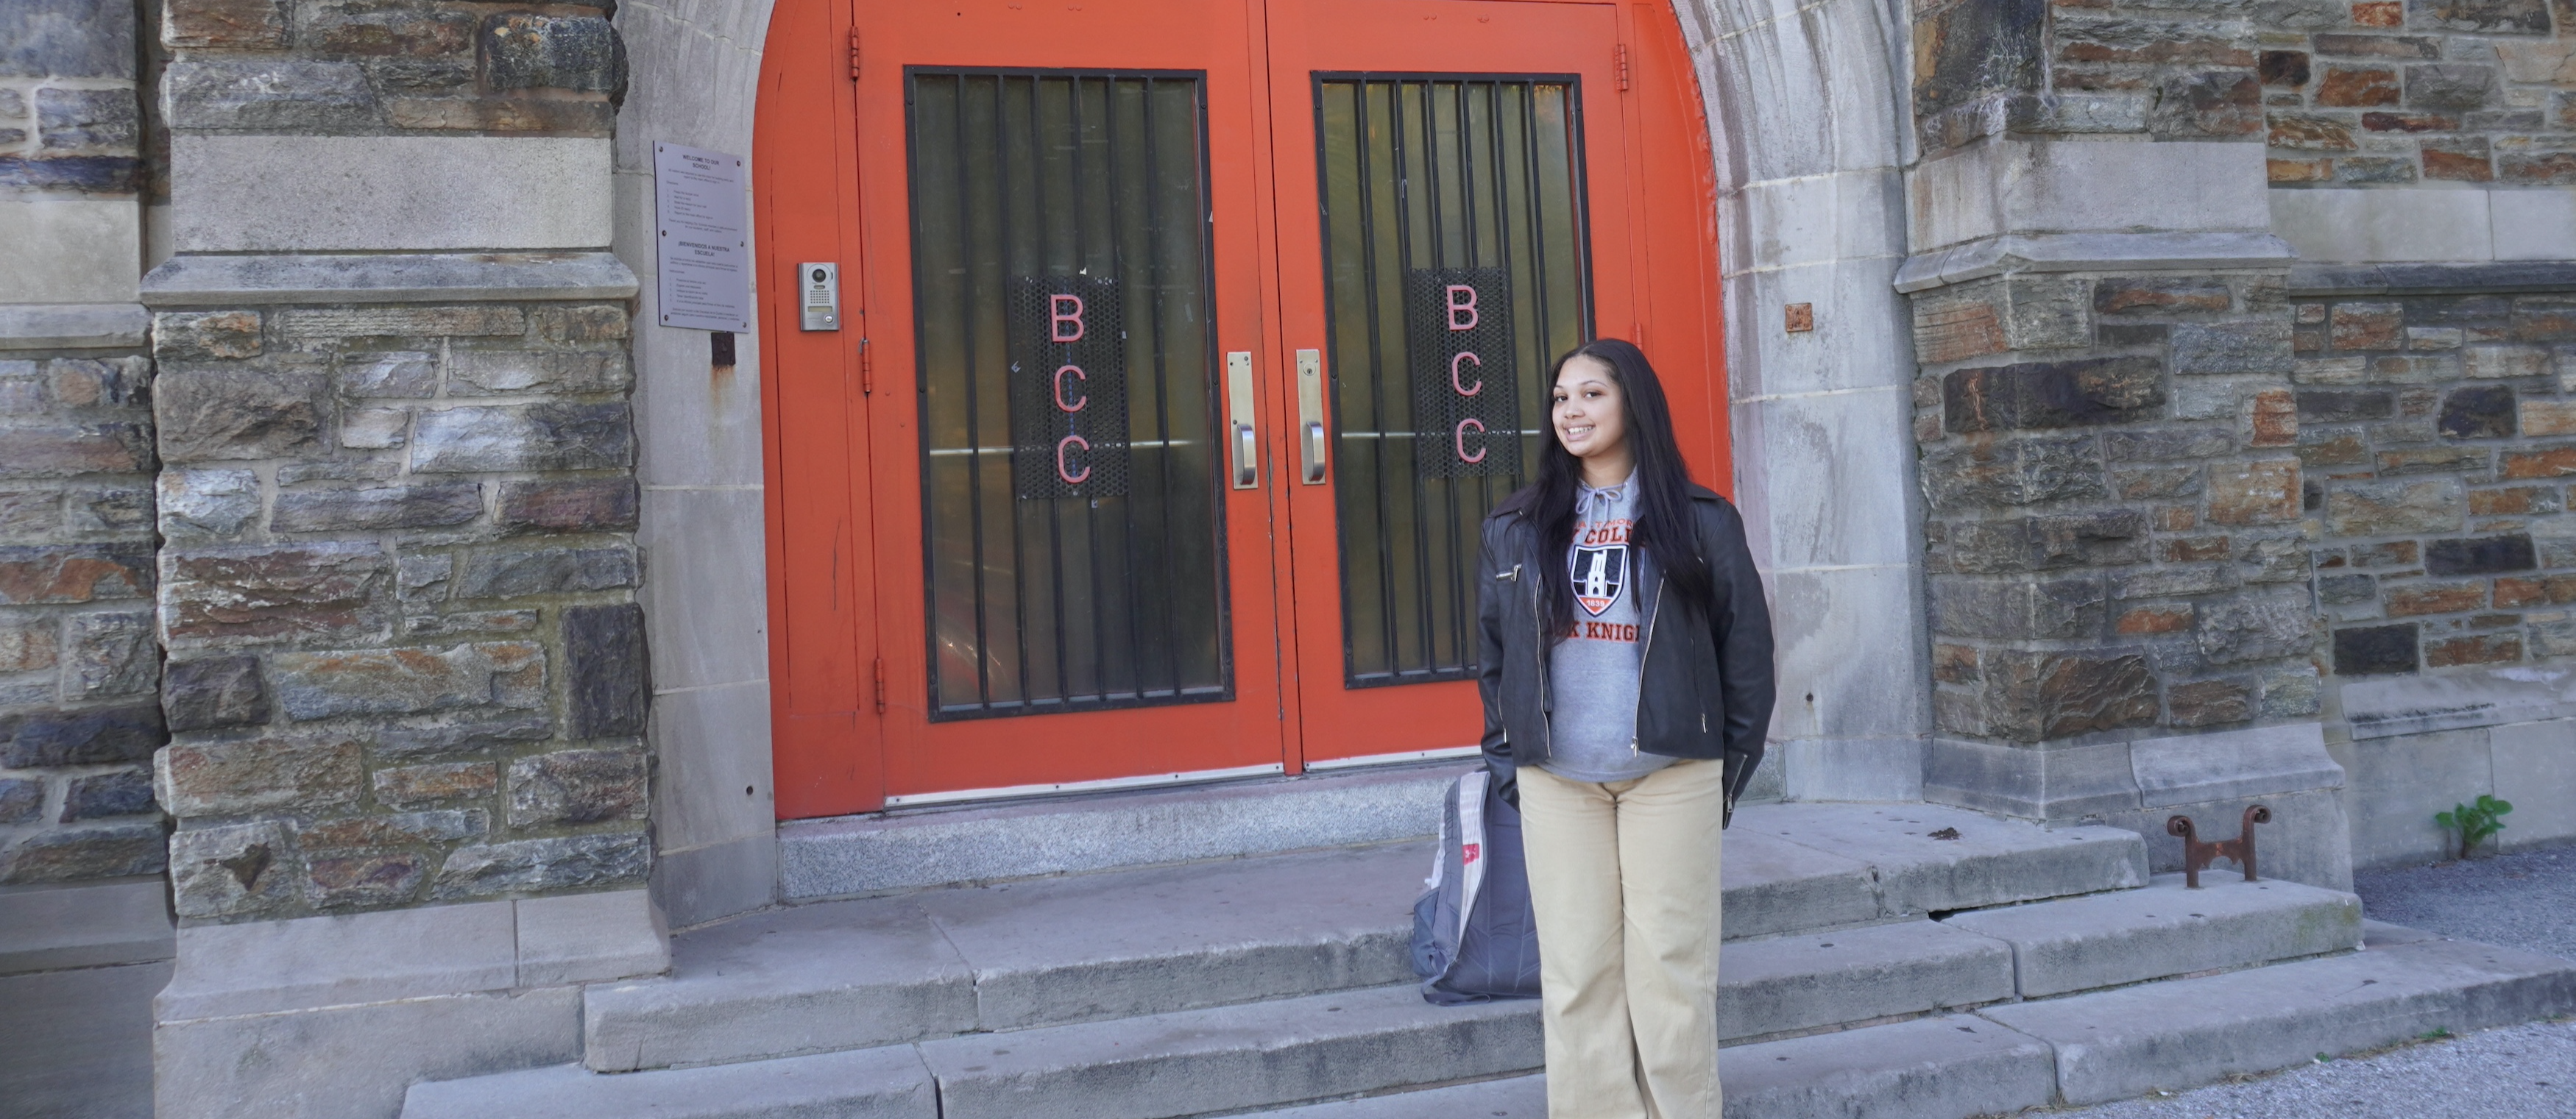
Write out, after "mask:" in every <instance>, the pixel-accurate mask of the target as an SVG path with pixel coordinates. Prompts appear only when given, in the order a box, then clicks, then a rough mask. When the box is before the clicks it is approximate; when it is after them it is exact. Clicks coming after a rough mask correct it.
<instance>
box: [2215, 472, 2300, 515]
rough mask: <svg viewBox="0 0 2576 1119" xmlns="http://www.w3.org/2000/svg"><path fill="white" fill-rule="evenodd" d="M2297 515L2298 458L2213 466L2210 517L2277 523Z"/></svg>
mask: <svg viewBox="0 0 2576 1119" xmlns="http://www.w3.org/2000/svg"><path fill="white" fill-rule="evenodd" d="M2297 519H2299V461H2298V460H2297V459H2273V460H2270V461H2265V462H2249V463H2245V464H2242V465H2239V466H2212V467H2210V468H2209V520H2210V522H2211V523H2212V524H2222V525H2251V524H2277V523H2281V522H2286V521H2295V520H2297Z"/></svg>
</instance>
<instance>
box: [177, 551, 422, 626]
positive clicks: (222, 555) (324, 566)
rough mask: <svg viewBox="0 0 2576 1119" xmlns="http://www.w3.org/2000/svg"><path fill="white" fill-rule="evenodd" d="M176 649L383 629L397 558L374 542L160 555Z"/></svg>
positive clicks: (179, 552)
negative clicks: (223, 641) (211, 643)
mask: <svg viewBox="0 0 2576 1119" xmlns="http://www.w3.org/2000/svg"><path fill="white" fill-rule="evenodd" d="M161 563H162V566H163V569H164V572H165V576H166V581H167V583H168V586H167V587H166V588H165V592H166V593H164V594H163V595H162V598H161V626H162V629H163V631H164V633H165V634H166V635H167V637H168V640H169V641H170V644H171V645H172V647H174V648H177V647H182V646H186V645H192V644H193V645H203V644H206V643H208V642H212V641H221V640H279V639H288V638H308V637H335V636H346V635H359V634H367V633H378V632H382V630H383V629H384V626H385V623H386V613H387V611H386V608H385V603H384V601H383V600H384V598H385V592H386V591H387V590H388V589H389V588H388V584H389V583H390V582H391V581H392V576H393V562H392V560H391V558H390V557H388V556H386V555H385V553H384V552H383V551H382V550H381V549H379V548H378V547H377V546H376V545H374V544H367V543H317V544H304V545H291V546H239V547H232V548H221V549H206V550H200V551H186V552H182V551H169V552H164V553H162V555H161Z"/></svg>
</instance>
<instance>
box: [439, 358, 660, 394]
mask: <svg viewBox="0 0 2576 1119" xmlns="http://www.w3.org/2000/svg"><path fill="white" fill-rule="evenodd" d="M632 383H633V378H632V377H630V376H629V375H628V373H627V367H626V355H625V354H623V353H619V352H616V351H608V352H597V351H584V350H573V351H528V350H458V351H456V352H454V353H453V354H451V355H449V357H448V364H447V391H448V394H449V395H451V396H510V395H518V394H522V393H584V392H622V391H624V390H625V389H626V387H627V386H628V385H630V384H632Z"/></svg>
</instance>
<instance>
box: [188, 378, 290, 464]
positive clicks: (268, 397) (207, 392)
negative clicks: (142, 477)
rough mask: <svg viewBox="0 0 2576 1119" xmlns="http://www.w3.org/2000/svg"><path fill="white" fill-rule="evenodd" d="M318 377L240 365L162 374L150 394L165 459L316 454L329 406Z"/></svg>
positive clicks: (241, 457) (275, 456) (196, 459)
mask: <svg viewBox="0 0 2576 1119" xmlns="http://www.w3.org/2000/svg"><path fill="white" fill-rule="evenodd" d="M324 396H325V387H324V385H323V380H322V378H321V377H319V376H316V375H314V374H309V373H285V372H278V371H274V370H267V369H257V368H250V367H242V366H177V367H173V368H168V369H164V370H162V372H161V377H160V380H159V382H158V385H157V387H156V391H155V392H154V393H153V405H154V407H153V414H154V416H155V418H156V419H157V420H158V422H159V424H160V429H159V431H160V440H161V457H162V458H163V459H164V460H166V461H169V462H197V461H202V460H206V459H247V458H278V457H282V456H286V455H293V454H301V453H304V452H306V451H309V450H313V449H316V444H317V443H318V441H319V439H320V437H321V434H322V425H323V420H324V417H325V416H326V415H327V414H328V411H327V409H328V405H327V404H326V403H325V400H324Z"/></svg>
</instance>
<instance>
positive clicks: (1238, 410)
mask: <svg viewBox="0 0 2576 1119" xmlns="http://www.w3.org/2000/svg"><path fill="white" fill-rule="evenodd" d="M1225 397H1226V399H1225V406H1226V409H1225V410H1226V419H1227V420H1228V422H1230V423H1231V424H1232V425H1233V427H1234V488H1236V489H1239V490H1248V489H1255V488H1258V487H1259V486H1260V485H1261V437H1260V436H1259V435H1257V434H1255V433H1254V428H1253V424H1254V422H1255V416H1256V414H1255V410H1254V408H1253V406H1252V351H1250V350H1229V351H1227V352H1226V355H1225Z"/></svg>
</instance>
